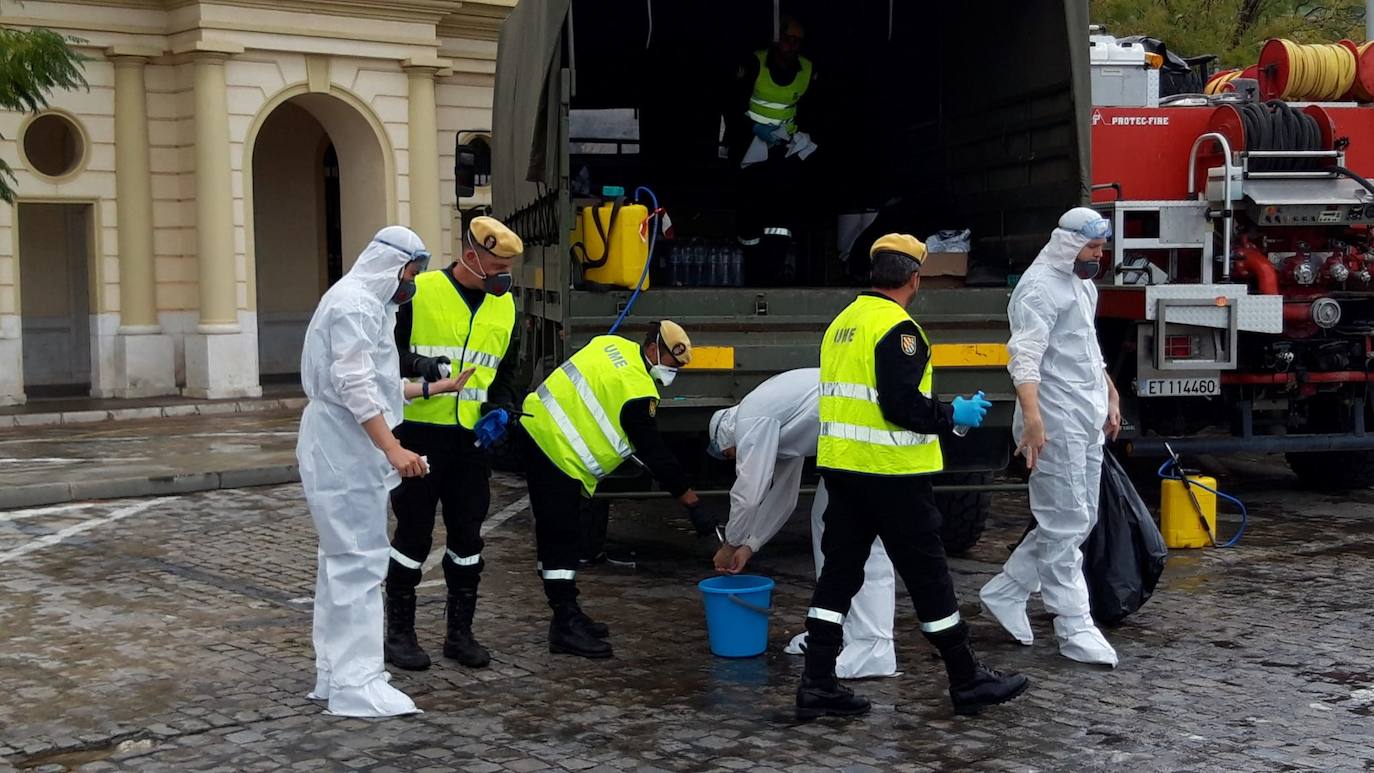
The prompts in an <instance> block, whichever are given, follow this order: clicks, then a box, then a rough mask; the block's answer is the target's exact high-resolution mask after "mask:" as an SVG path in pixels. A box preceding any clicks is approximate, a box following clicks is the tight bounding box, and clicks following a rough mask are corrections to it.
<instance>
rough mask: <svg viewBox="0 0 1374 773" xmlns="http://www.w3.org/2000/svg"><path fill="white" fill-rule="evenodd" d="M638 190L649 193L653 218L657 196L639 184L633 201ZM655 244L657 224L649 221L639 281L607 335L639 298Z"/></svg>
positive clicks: (651, 263) (637, 196) (617, 326)
mask: <svg viewBox="0 0 1374 773" xmlns="http://www.w3.org/2000/svg"><path fill="white" fill-rule="evenodd" d="M640 191H643V192H645V193H647V194H649V201H651V202H653V208H651V209H650V210H649V220H653V219H654V218H655V217H656V215H655V214H654V213H655V212H657V211H658V197H657V196H655V195H654V192H653V191H651V190H649V189H648V188H646V187H644V186H643V185H641V186H639V187H638V188H635V201H639V192H640ZM657 244H658V224H657V223H652V222H651V223H650V224H649V254H648V255H647V256H646V257H645V258H644V271H643V272H642V273H640V275H639V281H638V282H636V283H635V291H634V292H633V293H631V294H630V300H629V301H627V302H626V303H625V308H624V310H623V311H621V312H620V316H619V317H616V320H615V324H613V325H611V329H610V330H608V331H606V333H607V334H608V335H609V334H611V333H614V332H615V331H617V330H619V329H620V323H622V322H624V321H625V317H626V316H628V315H629V313H630V309H632V308H634V305H635V301H636V300H638V299H639V293H640V291H642V290H643V289H644V280H645V279H647V278H648V277H649V269H650V268H651V267H652V266H653V265H654V246H655V245H657Z"/></svg>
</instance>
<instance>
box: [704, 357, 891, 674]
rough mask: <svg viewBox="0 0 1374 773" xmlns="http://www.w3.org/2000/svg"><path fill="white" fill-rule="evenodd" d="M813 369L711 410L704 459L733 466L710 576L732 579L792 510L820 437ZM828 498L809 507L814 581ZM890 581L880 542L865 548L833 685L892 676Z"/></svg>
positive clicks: (801, 648) (801, 639)
mask: <svg viewBox="0 0 1374 773" xmlns="http://www.w3.org/2000/svg"><path fill="white" fill-rule="evenodd" d="M820 375H821V372H820V369H819V368H799V369H797V370H789V371H787V372H785V373H779V374H778V375H776V376H774V377H772V378H770V379H768V380H767V381H765V382H763V383H762V384H760V385H758V387H756V388H755V389H754V390H753V391H752V392H750V393H749V394H747V395H745V396H744V399H743V400H741V401H740V403H739V405H736V406H733V407H730V408H726V409H723V410H719V411H716V412H715V414H714V415H713V416H711V422H710V424H709V425H708V430H709V433H708V438H709V443H710V445H709V446H708V447H707V453H709V454H710V455H711V456H713V457H715V458H717V459H731V460H733V461H734V463H735V483H734V485H733V486H732V487H731V489H730V520H729V521H728V522H727V523H726V525H725V541H724V543H723V544H722V545H721V546H720V549H719V550H718V551H716V555H715V565H716V570H717V571H720V572H725V573H728V574H739V573H740V572H742V571H744V569H745V567H746V566H748V564H749V559H751V558H753V556H754V554H755V553H757V552H758V551H759V550H760V549H761V548H762V547H763V546H764V545H765V544H767V543H768V541H769V540H771V539H772V538H773V537H774V536H775V535H776V534H777V533H778V531H779V530H781V529H782V527H783V524H785V523H787V519H788V518H791V517H792V511H793V510H795V509H796V508H797V496H798V493H799V490H800V488H801V481H802V467H803V466H804V465H805V462H806V458H807V457H809V456H815V455H816V442H817V440H818V439H819V438H820V433H821V420H820V402H821V393H820ZM828 502H829V497H828V496H827V495H826V491H825V482H824V481H822V482H821V484H820V486H818V487H817V489H816V499H815V502H814V503H813V504H812V506H811V545H812V549H813V551H814V552H815V557H816V574H817V575H819V574H820V570H821V566H822V563H823V559H822V554H821V534H822V532H823V531H824V529H825V527H824V525H823V524H822V520H821V516H822V515H823V514H824V513H825V508H826V504H827V503H828ZM895 577H896V575H894V574H893V571H892V560H891V559H889V558H888V557H887V551H885V550H883V541H882V540H880V539H875V540H874V541H873V549H872V552H871V553H869V555H868V561H867V562H866V563H865V564H864V584H863V587H862V588H861V589H860V590H859V593H858V595H856V596H855V597H854V600H853V601H852V602H851V603H850V607H849V614H848V615H846V616H845V620H844V649H842V650H841V651H840V655H839V659H838V660H836V661H835V676H836V677H837V678H840V679H866V678H869V677H878V676H896V675H897V652H896V650H895V649H894V648H893V646H892V621H893V618H894V616H895V615H896V613H897V586H896V580H895ZM787 652H788V654H792V655H801V654H805V652H806V632H805V631H803V632H801V633H799V634H797V635H796V636H795V637H793V639H792V641H791V643H790V644H788V645H787Z"/></svg>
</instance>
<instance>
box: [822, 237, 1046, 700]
mask: <svg viewBox="0 0 1374 773" xmlns="http://www.w3.org/2000/svg"><path fill="white" fill-rule="evenodd" d="M870 256H871V257H872V260H873V269H872V272H871V277H872V278H871V282H872V289H871V290H870V291H869V292H865V293H862V294H860V295H859V296H858V297H857V298H855V299H854V301H853V303H851V304H849V306H848V307H846V308H845V309H844V310H843V311H841V312H840V313H839V316H837V317H835V319H834V321H833V322H831V323H830V327H829V328H827V329H826V331H825V337H824V338H822V339H821V373H820V409H819V418H820V438H819V440H818V441H817V447H816V452H817V453H816V466H817V468H818V469H819V470H820V472H821V478H822V480H824V481H825V487H826V490H827V491H828V492H829V494H830V501H829V504H828V505H827V506H826V509H825V515H824V521H825V534H824V535H823V536H822V538H821V552H822V553H823V554H824V555H823V558H824V563H823V565H822V567H821V576H820V579H819V580H817V581H816V592H815V594H813V595H812V597H811V608H810V610H809V611H808V612H807V614H806V630H807V648H806V665H805V668H804V670H803V672H802V679H801V684H800V685H799V686H798V688H797V702H796V704H797V709H796V710H797V717H798V719H808V718H814V717H819V716H823V715H834V716H856V715H859V714H865V713H867V712H868V710H869V708H870V707H871V704H870V703H869V700H868V699H867V698H863V697H860V696H856V695H855V694H854V692H853V691H852V690H850V689H849V688H848V687H845V686H843V685H841V684H839V682H838V681H837V680H836V675H835V661H836V658H837V657H838V656H839V654H840V646H841V643H842V641H843V630H844V629H843V626H844V622H845V617H846V616H847V615H848V614H849V608H850V603H851V600H852V599H853V598H854V595H855V594H856V593H858V591H859V589H860V587H862V585H863V582H864V563H865V562H866V561H867V560H868V557H869V554H870V551H871V550H872V547H873V541H874V540H875V539H877V538H882V541H883V546H884V547H885V548H886V549H887V552H888V555H890V556H891V557H892V563H893V565H894V566H895V567H896V568H897V571H898V573H900V574H901V575H902V580H903V582H904V583H905V584H906V587H907V592H908V593H909V594H910V595H911V600H912V602H913V604H914V605H915V607H916V617H917V619H918V620H919V621H920V625H921V632H922V633H923V634H924V635H925V637H926V639H927V640H928V641H929V642H930V643H931V644H932V645H933V646H934V647H935V649H936V650H938V651H939V653H940V657H941V659H942V660H944V663H945V670H946V671H947V673H948V675H949V697H950V701H951V702H952V703H953V704H954V710H955V712H956V713H958V714H976V713H978V712H979V711H981V710H982V709H983V708H985V707H987V706H991V705H994V704H998V703H1004V702H1006V701H1009V700H1011V699H1012V698H1015V697H1016V696H1017V695H1020V694H1021V693H1022V692H1024V691H1025V689H1026V687H1027V686H1028V685H1029V684H1030V680H1029V679H1027V678H1026V677H1025V676H1024V675H1021V674H1015V673H1008V674H1003V673H1001V672H998V671H994V670H992V669H989V668H987V667H985V666H984V665H983V664H982V663H980V662H979V660H978V657H977V655H975V654H974V651H973V647H972V645H971V643H970V642H969V629H968V625H967V624H966V623H964V622H963V621H962V619H960V617H959V601H958V599H957V598H956V597H955V595H954V583H953V582H952V581H951V579H950V576H949V567H948V565H947V564H946V561H945V549H944V544H943V543H942V542H941V539H940V521H941V518H940V511H939V510H938V509H937V508H936V506H935V492H934V489H933V488H932V486H931V475H932V474H933V473H937V472H940V471H941V470H942V469H944V455H943V453H942V451H941V449H940V433H941V432H943V431H946V430H952V429H953V428H954V427H955V426H961V425H962V426H968V427H976V426H978V425H980V424H982V422H983V417H984V415H985V414H986V412H987V409H988V408H989V407H990V406H991V403H989V402H987V401H986V400H983V399H981V398H974V399H971V400H964V399H962V398H956V400H955V401H954V404H953V405H946V404H944V403H941V402H940V401H939V400H938V399H936V398H935V397H934V395H933V376H934V370H933V368H932V366H931V357H930V352H931V349H930V339H928V338H926V335H925V333H924V332H923V331H922V330H921V328H920V326H919V325H917V324H916V321H915V320H913V319H912V318H911V315H910V314H909V313H908V312H907V310H906V307H907V306H909V305H910V304H911V302H912V300H913V299H914V298H915V297H916V291H917V289H918V288H919V287H920V284H921V277H920V268H921V263H922V262H923V261H924V260H925V258H926V247H925V245H924V244H922V243H921V241H920V240H919V239H917V238H916V237H914V236H909V235H906V234H888V235H886V236H884V237H883V238H881V239H879V240H878V241H877V242H875V243H874V244H873V248H872V250H871V251H870Z"/></svg>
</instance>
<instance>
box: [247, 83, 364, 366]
mask: <svg viewBox="0 0 1374 773" xmlns="http://www.w3.org/2000/svg"><path fill="white" fill-rule="evenodd" d="M386 174H387V172H386V163H385V155H384V152H383V149H382V147H381V145H380V143H379V141H378V139H377V135H376V132H375V131H374V130H373V128H372V126H371V125H370V124H369V123H368V121H367V119H366V118H364V117H363V116H362V115H361V114H360V113H359V112H358V111H357V110H356V109H355V108H354V107H352V106H351V105H349V104H348V103H346V102H344V101H343V100H341V99H338V98H336V97H332V96H330V95H328V94H301V95H298V96H295V97H292V98H290V99H288V100H286V101H285V102H282V103H281V104H279V105H277V106H276V107H275V108H273V109H272V111H271V113H269V114H268V115H267V117H266V118H265V119H264V120H263V121H262V125H261V127H260V128H259V130H258V132H257V135H256V138H255V141H254V143H253V158H252V181H253V193H252V195H253V242H254V256H255V259H254V269H255V273H256V289H257V315H258V363H259V372H260V373H261V378H262V380H263V382H265V383H266V382H271V381H288V380H292V379H293V378H294V377H295V376H296V374H297V373H299V371H300V355H301V344H302V343H303V341H304V338H305V329H306V326H307V325H308V324H309V322H310V315H311V313H312V312H313V311H314V310H315V305H316V303H317V302H318V301H319V299H320V296H321V295H322V294H324V291H325V290H327V289H328V288H329V286H330V285H331V284H333V283H334V282H336V281H338V279H339V277H340V276H341V275H342V274H343V272H344V271H347V270H348V268H349V267H350V266H351V265H352V263H353V260H354V259H355V258H356V257H357V255H358V252H359V251H360V250H361V249H362V248H363V246H364V245H366V244H367V241H368V240H369V239H371V238H372V234H374V233H376V232H377V229H379V228H381V227H382V226H384V225H386V218H387V190H386V183H385V181H386Z"/></svg>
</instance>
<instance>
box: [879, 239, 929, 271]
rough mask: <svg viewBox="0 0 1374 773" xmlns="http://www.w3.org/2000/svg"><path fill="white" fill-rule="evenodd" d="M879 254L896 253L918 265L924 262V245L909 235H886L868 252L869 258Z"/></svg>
mask: <svg viewBox="0 0 1374 773" xmlns="http://www.w3.org/2000/svg"><path fill="white" fill-rule="evenodd" d="M880 252H896V253H900V254H902V255H905V256H907V257H908V258H911V259H912V260H914V261H916V262H917V263H918V264H919V263H924V262H925V260H926V245H925V243H924V242H922V241H921V240H920V239H917V238H916V237H914V236H911V235H909V234H888V235H887V236H884V237H882V238H881V239H879V240H878V241H876V242H873V248H872V249H870V250H869V251H868V256H869V257H870V258H872V257H876V256H877V254H878V253H880Z"/></svg>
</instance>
